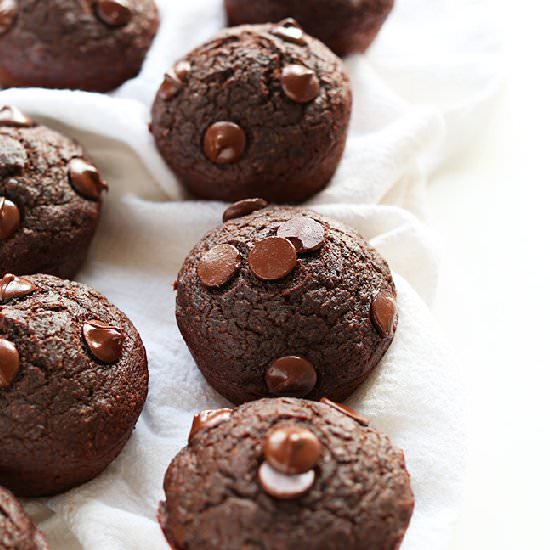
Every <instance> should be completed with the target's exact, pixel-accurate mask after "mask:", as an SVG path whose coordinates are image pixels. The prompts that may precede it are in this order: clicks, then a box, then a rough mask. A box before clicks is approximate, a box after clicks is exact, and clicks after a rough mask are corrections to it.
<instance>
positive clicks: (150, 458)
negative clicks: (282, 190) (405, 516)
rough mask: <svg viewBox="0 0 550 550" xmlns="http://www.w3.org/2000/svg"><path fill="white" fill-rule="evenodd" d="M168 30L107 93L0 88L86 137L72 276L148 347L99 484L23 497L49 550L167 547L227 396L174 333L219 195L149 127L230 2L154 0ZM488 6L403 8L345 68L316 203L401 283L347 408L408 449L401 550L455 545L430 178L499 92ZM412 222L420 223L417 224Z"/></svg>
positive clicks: (450, 370)
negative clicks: (131, 405) (203, 191)
mask: <svg viewBox="0 0 550 550" xmlns="http://www.w3.org/2000/svg"><path fill="white" fill-rule="evenodd" d="M158 3H159V5H160V8H161V14H162V25H161V29H160V32H159V35H158V37H157V39H156V41H155V43H154V45H153V48H152V50H151V52H150V55H149V56H148V59H147V60H146V63H145V66H144V69H143V71H142V73H141V74H140V75H139V76H138V77H137V78H136V79H134V80H132V81H130V82H128V83H126V84H125V85H123V86H122V87H121V88H120V89H119V90H117V91H116V92H115V93H113V94H111V95H110V96H108V95H99V94H90V93H84V92H71V91H59V90H39V89H20V90H5V91H2V92H0V104H3V103H12V104H15V105H17V106H18V107H19V108H21V109H22V110H24V111H26V112H27V113H29V114H31V115H33V116H34V117H35V118H36V119H37V120H39V121H42V122H45V123H47V124H49V125H50V126H52V127H54V128H57V129H60V130H61V131H63V132H65V133H66V134H68V135H70V136H73V137H75V138H77V139H79V140H80V141H81V143H82V144H83V145H84V146H85V148H86V149H87V150H88V152H89V154H90V156H91V157H92V158H93V159H94V161H95V162H96V164H97V165H98V166H99V167H100V169H101V171H102V173H103V175H104V176H105V178H106V179H107V180H108V182H109V184H110V186H111V192H110V194H109V195H108V196H107V197H106V203H105V209H104V211H103V217H102V221H101V224H100V228H99V231H98V235H97V237H96V239H95V241H94V244H93V246H92V250H91V252H90V257H89V261H88V263H87V265H86V267H85V269H84V270H83V271H82V272H81V273H80V275H79V277H78V279H79V280H81V281H83V282H86V283H88V284H90V285H91V286H93V287H95V288H97V289H98V290H100V291H101V292H103V293H104V294H105V295H106V296H107V297H109V299H110V300H111V301H112V302H114V303H115V304H116V305H117V306H119V307H120V308H121V309H122V310H123V311H125V312H126V313H127V314H128V316H129V317H130V318H131V319H132V320H133V322H134V323H135V324H136V326H137V328H138V330H139V331H140V333H141V336H142V338H143V340H144V343H145V346H146V348H147V352H148V356H149V368H150V374H151V385H150V393H149V398H148V401H147V403H146V406H145V410H144V412H143V415H142V417H141V418H140V420H139V423H138V426H137V429H136V431H135V433H134V435H133V437H132V438H131V440H130V442H129V443H128V445H127V446H126V448H125V449H124V451H123V452H122V454H121V456H120V457H119V458H118V459H117V460H116V461H115V462H114V463H113V464H112V465H111V466H110V467H109V468H108V469H107V470H106V471H105V473H103V474H102V475H101V476H99V477H98V478H97V479H95V480H93V481H91V482H90V483H88V484H86V485H84V486H82V487H79V488H76V489H74V490H72V491H70V492H68V493H66V494H63V495H60V496H58V497H55V498H51V499H42V500H34V501H29V502H28V503H27V508H28V509H29V510H31V512H32V513H33V514H34V516H35V517H36V518H37V519H38V520H40V527H41V528H42V529H43V530H44V531H45V533H46V535H47V536H48V539H49V541H50V544H51V546H52V548H53V549H54V550H55V549H57V548H63V549H68V550H71V549H73V548H75V549H77V548H84V549H86V550H88V549H89V550H97V549H102V550H103V549H106V550H111V549H112V550H119V549H120V550H123V549H124V550H133V549H136V550H139V549H144V550H145V549H147V550H153V549H156V548H159V549H166V548H167V545H166V543H165V542H164V540H163V537H162V534H161V532H160V528H159V527H158V524H157V523H156V519H155V516H156V509H157V506H158V502H159V500H160V499H161V498H162V496H163V493H162V480H163V475H164V471H165V469H166V467H167V465H168V463H169V462H170V460H171V459H172V457H173V456H174V455H175V454H176V453H177V451H178V450H179V449H180V448H181V447H182V446H184V445H185V444H186V441H187V431H188V428H189V426H190V423H191V420H192V418H193V415H194V414H195V413H196V412H198V411H200V410H202V409H206V408H216V407H219V406H227V403H226V402H225V401H224V400H223V399H222V398H221V397H220V396H219V395H218V394H217V393H216V392H215V391H214V390H212V389H211V388H210V387H209V386H208V385H207V384H206V382H205V381H204V379H203V378H202V376H201V374H200V373H199V371H198V370H197V368H196V367H195V365H194V362H193V360H192V358H191V355H190V354H189V351H188V350H187V347H186V346H185V344H184V343H183V341H182V339H181V336H180V335H179V332H178V330H177V327H176V324H175V318H174V317H175V316H174V306H175V297H174V294H173V291H172V290H171V283H172V281H173V280H174V279H175V277H176V274H177V272H178V270H179V267H180V266H181V263H182V262H183V259H184V257H185V255H186V253H187V252H188V251H189V249H190V248H191V247H192V246H193V245H194V244H195V243H196V241H197V240H199V239H200V237H201V236H202V235H203V234H204V233H205V232H206V231H207V230H209V229H211V228H212V227H214V226H215V225H217V224H219V223H221V215H222V212H223V209H224V205H223V204H221V203H218V202H205V201H191V200H179V199H181V198H183V199H187V197H186V196H185V195H184V194H183V193H182V192H181V191H180V189H179V188H178V185H177V183H176V180H175V178H174V177H173V175H172V174H171V173H170V172H169V170H168V169H167V168H166V166H165V165H164V163H163V161H162V159H161V158H160V157H159V156H158V154H157V152H156V150H155V147H154V144H153V141H152V139H151V137H150V135H149V133H148V130H147V125H148V122H149V107H150V103H151V101H152V98H153V96H154V93H155V90H156V87H157V86H158V84H159V83H160V81H161V78H162V74H163V72H164V71H165V70H166V69H167V68H168V67H169V66H170V65H171V63H172V62H173V61H175V60H176V59H177V58H178V57H179V56H181V55H182V54H184V53H185V52H186V51H187V50H188V49H189V48H190V47H192V46H194V45H197V44H198V43H200V42H201V41H202V40H204V39H207V38H208V37H209V36H211V35H212V34H214V33H215V32H216V31H217V30H218V29H219V28H221V27H222V26H223V11H222V8H221V4H222V2H221V0H201V2H188V1H183V2H182V1H178V0H158ZM483 8H484V4H483V2H481V1H479V0H461V1H460V2H456V3H453V2H452V1H447V0H400V1H398V3H397V6H396V9H395V12H394V14H393V15H392V16H391V17H390V19H389V21H388V23H387V25H386V27H385V28H384V30H383V31H382V33H381V36H380V38H379V40H378V41H377V43H376V44H375V46H374V47H373V48H372V50H371V51H370V52H369V53H368V54H367V55H362V56H355V57H353V58H351V59H349V60H347V62H346V63H347V67H348V70H349V72H350V74H351V77H352V81H353V86H354V114H353V121H352V128H351V134H350V139H349V142H348V147H347V150H346V153H345V157H344V160H343V162H342V165H341V166H340V168H339V170H338V172H337V174H336V176H335V178H334V180H333V182H332V183H331V184H330V186H329V187H328V188H327V189H326V190H325V191H323V192H322V193H320V194H319V195H317V196H316V197H314V198H313V199H312V200H311V201H310V202H309V204H308V206H309V207H311V208H313V209H315V210H317V211H319V212H320V213H323V214H326V215H329V216H332V217H334V218H336V219H338V220H341V221H342V222H345V223H347V224H349V225H350V226H352V227H354V228H356V229H357V230H358V231H360V232H361V233H362V234H363V235H364V236H365V237H366V238H369V239H370V241H371V243H372V244H373V245H374V246H376V247H377V248H378V249H379V251H380V252H381V253H382V254H383V255H384V256H385V257H386V258H387V260H388V262H389V264H390V266H391V268H392V270H393V272H394V274H395V278H396V283H397V287H398V291H399V298H398V303H399V309H400V324H399V328H398V331H397V335H396V338H395V341H394V343H393V345H392V346H391V348H390V351H389V352H388V354H387V355H386V357H385V358H384V360H383V362H382V363H381V365H380V366H379V367H378V369H377V370H376V371H375V373H374V374H373V375H372V376H371V377H370V379H369V380H368V381H367V382H366V383H365V384H364V385H363V386H362V387H361V388H360V389H359V390H358V391H357V392H356V393H355V394H354V396H353V397H352V398H351V399H350V400H349V404H350V405H351V406H353V407H355V408H357V409H358V410H359V411H360V412H362V413H364V414H365V415H367V416H368V417H370V418H371V419H372V424H373V425H374V427H376V428H378V429H380V430H382V431H385V432H387V433H388V434H389V435H390V436H391V437H392V439H393V440H394V442H395V443H396V444H397V445H400V446H402V447H403V448H404V450H405V456H406V460H407V464H408V467H409V469H410V472H411V476H412V484H413V489H414V492H415V494H416V500H417V505H416V510H415V513H414V516H413V520H412V522H411V527H410V529H409V531H408V533H407V535H406V538H405V542H404V545H403V548H404V549H406V550H425V549H427V548H429V549H430V550H432V549H435V550H437V549H444V548H448V546H449V541H450V537H451V534H452V529H453V522H454V520H455V517H456V513H457V509H458V506H459V504H460V501H461V493H462V485H463V447H464V437H463V433H462V426H463V413H462V398H461V385H460V382H459V380H458V377H457V365H456V364H455V363H454V358H453V354H452V352H451V351H450V350H449V349H448V348H447V346H446V344H445V341H444V338H443V337H442V336H441V334H440V333H439V332H438V329H437V327H436V326H435V325H434V322H433V320H432V318H431V316H430V313H429V311H428V309H427V305H426V304H430V303H431V301H432V299H433V297H434V292H435V290H436V287H437V255H438V254H437V246H436V242H435V240H434V237H433V236H432V235H431V233H430V231H429V229H428V228H427V227H426V226H425V225H423V223H421V222H419V221H418V219H417V217H421V218H422V217H424V216H425V202H424V186H425V182H426V174H427V170H429V169H430V168H433V167H435V166H437V165H438V164H439V163H441V162H442V160H444V159H445V158H448V157H449V155H451V154H454V153H456V152H457V151H458V150H459V148H460V146H461V144H462V143H464V141H465V140H467V138H468V135H469V134H468V132H471V131H473V129H474V128H475V125H476V123H478V122H480V121H482V116H481V115H482V113H483V112H484V106H485V105H486V103H487V102H488V99H489V98H490V97H491V95H492V94H493V93H494V91H495V89H496V85H497V84H496V83H497V79H496V77H495V75H496V74H497V71H496V68H495V67H496V64H495V63H494V60H495V59H496V53H495V46H494V44H493V43H492V42H491V40H490V33H488V32H487V30H486V29H487V27H486V26H485V23H484V21H485V19H484V17H483ZM415 216H416V217H415Z"/></svg>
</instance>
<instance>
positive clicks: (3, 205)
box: [0, 197, 21, 241]
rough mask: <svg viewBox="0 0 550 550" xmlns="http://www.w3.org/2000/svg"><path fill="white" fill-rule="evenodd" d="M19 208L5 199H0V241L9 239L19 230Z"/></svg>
mask: <svg viewBox="0 0 550 550" xmlns="http://www.w3.org/2000/svg"><path fill="white" fill-rule="evenodd" d="M20 222H21V214H20V213H19V208H17V205H16V204H15V203H13V202H12V201H10V200H8V199H6V197H0V241H3V240H6V239H9V238H10V237H12V236H13V235H14V234H15V232H16V231H17V230H18V229H19V223H20Z"/></svg>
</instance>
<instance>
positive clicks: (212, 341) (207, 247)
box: [176, 204, 397, 403]
mask: <svg viewBox="0 0 550 550" xmlns="http://www.w3.org/2000/svg"><path fill="white" fill-rule="evenodd" d="M244 206H246V204H245V205H244ZM231 208H233V209H234V208H235V207H231ZM237 210H238V209H237ZM247 210H248V209H247V208H244V210H243V211H244V212H246V211H247ZM239 214H240V212H238V211H237V212H236V213H235V210H233V214H232V215H233V216H235V215H236V216H238V215H239ZM176 286H177V300H176V316H177V321H178V326H179V328H180V331H181V333H182V335H183V337H184V339H185V340H186V342H187V345H188V346H189V349H190V351H191V353H192V354H193V356H194V358H195V361H196V363H197V365H198V367H199V369H200V370H201V371H202V373H203V374H204V376H205V378H206V379H207V380H208V382H209V383H210V384H211V385H212V386H213V387H214V388H215V389H216V390H217V391H218V392H219V393H221V394H222V395H223V396H225V397H226V398H227V399H229V400H230V401H232V402H234V403H241V402H243V401H251V400H254V399H258V398H260V397H267V396H270V395H271V396H291V397H307V398H308V399H319V398H320V397H323V396H327V397H329V398H331V399H335V400H338V401H343V400H344V399H346V398H347V397H348V396H349V395H350V394H351V393H352V392H353V391H354V390H355V389H356V388H357V386H359V385H360V384H361V383H362V382H363V381H364V380H365V378H366V377H367V375H368V374H369V373H370V372H371V370H372V369H373V368H374V367H375V366H376V365H377V364H378V362H379V361H380V359H381V358H382V356H383V355H384V353H385V352H386V350H387V349H388V347H389V346H390V344H391V342H392V340H393V336H394V332H395V329H396V327H397V306H396V301H395V297H396V291H395V287H394V284H393V280H392V276H391V273H390V269H389V267H388V265H387V264H386V262H385V261H384V259H383V258H382V257H381V256H380V255H379V254H378V253H377V252H376V250H374V249H373V248H372V247H371V246H369V244H368V243H367V242H366V241H365V240H364V239H363V238H362V237H361V236H359V235H358V234H357V233H355V232H354V231H352V230H350V229H348V228H346V227H344V226H342V225H341V224H339V223H337V222H334V221H332V220H329V219H327V218H324V217H322V216H319V215H318V214H316V213H314V212H310V211H307V210H303V209H299V208H292V207H270V208H265V209H263V210H256V211H255V212H253V213H252V214H249V215H246V216H244V217H235V218H233V219H230V220H229V221H228V222H227V223H225V225H223V226H221V227H218V228H217V229H215V230H213V231H211V232H210V233H208V234H207V235H206V236H205V237H204V238H203V239H202V240H201V241H200V242H199V243H198V244H197V245H196V246H195V248H194V249H193V250H192V251H191V252H190V254H189V256H188V257H187V259H186V260H185V262H184V264H183V267H182V269H181V271H180V273H179V276H178V280H177V283H176Z"/></svg>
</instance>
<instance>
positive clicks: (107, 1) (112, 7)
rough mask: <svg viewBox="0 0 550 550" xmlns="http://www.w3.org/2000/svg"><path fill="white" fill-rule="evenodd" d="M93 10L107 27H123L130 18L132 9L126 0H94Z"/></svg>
mask: <svg viewBox="0 0 550 550" xmlns="http://www.w3.org/2000/svg"><path fill="white" fill-rule="evenodd" d="M95 12H96V15H97V17H98V18H99V19H100V20H101V21H103V23H105V24H106V25H108V26H109V27H124V26H125V25H127V24H128V23H129V22H130V20H131V19H132V10H131V9H130V7H129V6H128V2H127V1H126V0H96V3H95Z"/></svg>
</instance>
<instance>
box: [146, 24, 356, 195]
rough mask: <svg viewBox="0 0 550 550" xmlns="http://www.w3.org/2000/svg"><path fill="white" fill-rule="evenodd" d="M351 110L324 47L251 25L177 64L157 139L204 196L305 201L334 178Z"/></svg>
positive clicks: (162, 95) (157, 107) (287, 28)
mask: <svg viewBox="0 0 550 550" xmlns="http://www.w3.org/2000/svg"><path fill="white" fill-rule="evenodd" d="M351 104H352V96H351V88H350V83H349V80H348V77H347V75H346V73H345V71H344V68H343V65H342V63H341V62H340V60H339V59H338V58H337V57H336V56H335V55H334V54H333V53H332V52H330V50H328V48H326V47H325V46H324V45H323V44H321V43H320V42H318V41H317V40H315V39H313V38H311V37H309V36H307V35H306V34H304V33H303V32H302V31H301V30H300V29H298V28H297V27H295V26H293V24H291V23H288V22H283V23H281V24H279V25H262V26H244V27H238V28H233V29H227V30H225V31H223V32H222V33H220V34H219V35H218V36H216V37H215V38H213V39H212V40H210V41H209V42H207V43H206V44H203V45H202V46H199V47H198V48H197V49H195V50H193V51H192V52H191V53H189V54H188V55H187V56H185V57H184V58H183V59H181V60H180V61H178V62H177V63H176V64H175V65H174V67H173V68H172V69H171V70H170V71H169V72H168V74H167V75H166V78H165V80H164V82H163V84H162V85H161V87H160V90H159V92H158V94H157V97H156V99H155V103H154V105H153V112H152V116H153V120H152V124H151V130H152V132H153V134H154V137H155V140H156V144H157V147H158V149H159V151H160V153H161V155H162V156H163V157H164V159H165V161H166V162H167V163H168V165H169V166H170V167H171V168H172V170H173V171H174V172H175V174H176V175H177V176H178V178H179V179H180V181H181V183H182V184H183V185H184V186H185V187H186V188H187V189H188V190H189V191H191V192H192V193H193V194H194V195H196V196H198V197H202V198H205V199H219V200H239V199H246V198H251V197H261V198H264V199H268V200H272V201H275V202H284V203H289V202H301V201H304V200H305V199H307V198H308V197H310V196H311V195H313V194H315V193H317V192H318V191H320V190H321V189H322V188H323V187H325V186H326V185H327V183H328V182H329V181H330V179H331V178H332V176H333V174H334V172H335V170H336V167H337V166H338V163H339V162H340V159H341V157H342V153H343V150H344V146H345V143H346V137H347V129H348V124H349V119H350V113H351Z"/></svg>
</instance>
